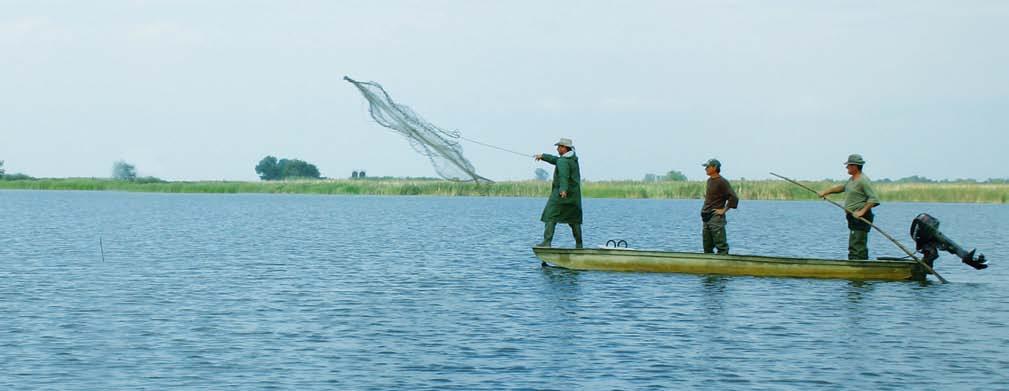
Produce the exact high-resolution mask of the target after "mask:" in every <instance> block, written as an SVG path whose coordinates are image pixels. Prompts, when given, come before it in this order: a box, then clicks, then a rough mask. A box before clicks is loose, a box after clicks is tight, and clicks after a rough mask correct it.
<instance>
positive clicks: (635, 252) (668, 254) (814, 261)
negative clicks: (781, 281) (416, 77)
mask: <svg viewBox="0 0 1009 391" xmlns="http://www.w3.org/2000/svg"><path fill="white" fill-rule="evenodd" d="M533 253H535V254H536V255H537V256H539V254H540V253H544V254H580V255H592V254H596V255H616V256H621V255H622V256H633V257H648V258H664V259H670V258H676V257H679V258H689V259H716V260H724V261H734V262H735V261H743V262H745V261H751V262H764V263H782V264H808V265H831V266H849V267H870V268H871V267H895V266H896V267H903V266H910V267H920V266H921V265H918V263H916V262H914V261H912V260H906V261H904V260H890V259H880V260H871V259H866V260H860V259H856V260H849V259H823V258H797V257H786V256H768V255H748V254H711V253H687V252H678V251H662V250H639V249H623V248H620V249H613V248H580V249H579V248H563V247H533Z"/></svg>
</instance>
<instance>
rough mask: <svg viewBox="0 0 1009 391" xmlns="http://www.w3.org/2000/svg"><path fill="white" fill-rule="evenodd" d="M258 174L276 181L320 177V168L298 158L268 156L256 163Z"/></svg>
mask: <svg viewBox="0 0 1009 391" xmlns="http://www.w3.org/2000/svg"><path fill="white" fill-rule="evenodd" d="M256 174H258V175H259V178H260V179H262V180H264V181H275V180H281V179H293V178H312V179H319V178H321V175H320V174H319V169H318V168H317V167H315V165H314V164H310V163H308V162H305V161H303V160H298V159H280V160H277V158H276V157H273V156H267V157H264V158H263V159H262V160H260V161H259V164H257V165H256Z"/></svg>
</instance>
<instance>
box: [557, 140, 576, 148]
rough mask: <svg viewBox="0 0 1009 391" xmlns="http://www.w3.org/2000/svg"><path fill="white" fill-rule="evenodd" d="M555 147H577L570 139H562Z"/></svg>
mask: <svg viewBox="0 0 1009 391" xmlns="http://www.w3.org/2000/svg"><path fill="white" fill-rule="evenodd" d="M554 145H563V146H565V147H568V148H574V147H575V145H574V143H572V142H571V139H569V138H561V139H560V141H557V142H556V143H554Z"/></svg>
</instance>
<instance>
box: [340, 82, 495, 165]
mask: <svg viewBox="0 0 1009 391" xmlns="http://www.w3.org/2000/svg"><path fill="white" fill-rule="evenodd" d="M343 79H344V80H346V81H348V82H350V83H351V84H353V85H354V86H355V87H357V89H358V90H360V91H361V94H362V95H364V99H366V100H368V105H369V108H368V111H369V112H371V118H372V119H374V120H375V122H378V124H379V125H382V126H384V127H386V128H389V129H392V130H394V131H396V133H399V134H401V135H403V136H404V137H406V139H407V140H409V141H410V146H412V147H413V149H414V150H415V151H417V152H418V153H420V154H422V155H424V156H427V158H428V160H430V161H431V164H432V165H433V166H434V169H435V171H436V172H437V173H438V176H440V177H442V178H445V179H447V180H450V181H458V182H477V183H479V182H480V181H484V182H493V181H491V180H490V179H487V178H484V177H482V176H480V175H479V174H477V173H476V168H474V167H473V164H471V163H470V162H469V160H467V159H466V157H464V156H463V154H462V146H461V145H459V141H458V140H459V139H460V138H462V135H461V134H460V133H459V132H458V131H454V130H445V129H442V128H439V127H437V126H435V125H433V124H431V123H430V122H427V121H425V120H424V119H423V118H421V117H420V115H418V114H417V113H414V112H413V110H411V109H410V108H409V107H406V106H403V105H400V104H397V103H396V102H394V101H393V100H392V97H390V96H389V94H388V93H386V92H385V90H384V89H382V86H381V85H379V84H378V83H375V82H359V81H356V80H354V79H351V78H349V77H346V76H344V77H343Z"/></svg>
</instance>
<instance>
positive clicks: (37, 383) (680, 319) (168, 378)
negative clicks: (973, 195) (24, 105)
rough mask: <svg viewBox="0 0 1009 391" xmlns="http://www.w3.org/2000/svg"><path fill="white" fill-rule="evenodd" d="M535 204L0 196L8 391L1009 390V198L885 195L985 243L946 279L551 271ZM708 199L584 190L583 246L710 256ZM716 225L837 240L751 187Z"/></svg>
mask: <svg viewBox="0 0 1009 391" xmlns="http://www.w3.org/2000/svg"><path fill="white" fill-rule="evenodd" d="M544 203H545V198H543V199H530V198H462V197H458V198H440V197H344V196H303V195H173V194H130V193H114V192H55V191H53V192H35V191H0V279H2V284H0V315H2V316H0V388H2V389H60V390H99V389H101V390H111V389H157V390H164V389H229V388H230V389H297V390H312V389H376V390H378V389H410V390H418V389H438V390H442V389H460V390H475V389H488V390H498V389H556V390H571V389H593V390H595V389H687V388H689V389H703V390H724V389H769V390H788V389H794V390H806V389H811V388H819V389H848V390H865V389H873V390H904V389H942V390H961V389H963V390H974V389H1009V313H1007V309H1009V283H1007V280H1009V272H1007V271H1006V267H1005V266H1004V265H1006V264H1007V262H1009V245H1007V244H1006V240H1005V239H1006V233H1007V232H1009V207H1007V206H1001V205H962V204H910V203H886V204H883V205H882V206H881V207H880V208H878V209H877V212H878V214H877V223H878V224H879V225H880V226H881V227H883V228H884V229H886V230H888V231H889V233H890V234H892V235H894V236H895V237H897V238H898V239H901V240H902V241H903V242H904V243H905V245H908V246H911V241H910V239H909V238H908V234H907V230H908V225H909V224H910V222H911V219H912V218H914V216H915V215H917V214H918V213H920V212H928V213H930V214H932V215H933V216H935V217H937V218H939V219H940V220H941V221H942V226H941V228H942V230H943V231H944V232H945V233H946V234H947V235H948V236H950V237H951V238H953V239H954V240H956V241H958V242H959V243H960V244H961V245H963V246H964V247H968V248H970V247H977V248H978V249H979V251H981V252H983V253H985V254H986V255H987V256H988V258H989V259H990V262H991V264H992V266H991V267H990V268H989V269H987V270H983V271H975V270H973V269H971V268H969V267H968V266H966V265H963V264H962V263H960V262H959V260H957V259H955V258H954V257H953V256H951V255H949V254H944V255H943V256H942V257H941V258H940V260H939V261H937V270H938V271H939V273H941V274H942V275H943V276H945V277H946V278H947V279H949V280H950V281H951V283H950V284H946V285H942V284H939V283H938V282H937V281H936V280H934V277H933V279H932V280H931V281H930V282H928V283H916V282H852V281H845V280H815V279H789V278H757V277H719V276H698V275H685V274H647V273H611V272H575V271H568V270H563V269H557V268H541V267H540V264H539V261H538V260H536V259H535V257H534V256H533V254H532V251H531V250H530V248H529V246H530V245H532V244H533V243H536V242H538V241H539V240H540V235H541V232H542V225H541V224H540V223H539V221H538V218H539V214H540V211H541V208H542V207H543V204H544ZM699 208H700V201H699V200H675V201H674V200H597V199H586V200H585V218H586V224H585V235H586V244H589V245H593V246H595V245H598V244H602V243H604V242H605V241H606V240H607V239H626V240H628V241H629V242H630V243H631V246H632V247H638V248H658V249H667V250H682V251H699V250H700V219H699V217H698V216H697V211H698V209H699ZM566 228H567V227H566V226H559V227H558V239H557V240H556V241H555V245H571V244H572V240H571V235H570V231H569V230H567V229H566ZM728 231H729V241H730V245H731V250H732V252H734V253H748V254H762V255H784V256H813V257H824V258H844V257H845V256H846V254H847V252H846V251H847V250H846V245H847V231H846V229H845V223H844V219H843V217H842V216H841V215H840V214H839V211H838V210H836V208H835V207H833V206H830V205H828V204H826V203H823V202H764V201H746V200H744V201H743V202H741V204H740V209H739V210H735V211H732V212H730V215H729V225H728ZM99 238H101V240H102V243H103V246H104V261H103V260H102V254H101V252H100V248H99ZM870 255H871V256H873V257H875V256H884V255H886V256H897V255H901V254H900V252H899V250H898V249H897V248H896V247H894V246H893V245H892V244H890V243H889V242H887V241H886V240H885V239H884V238H883V237H882V236H880V235H878V234H875V233H874V234H872V235H871V236H870Z"/></svg>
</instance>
